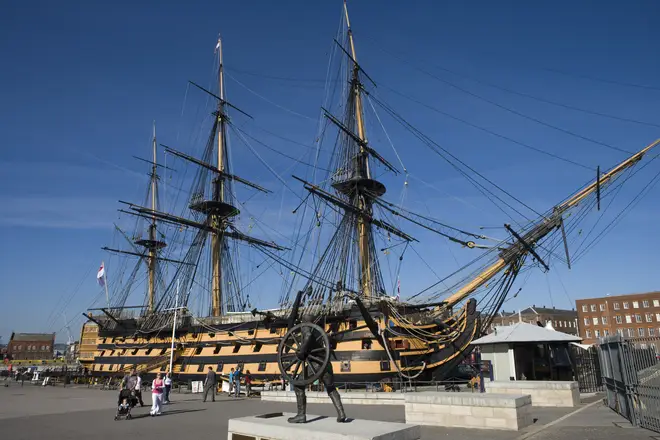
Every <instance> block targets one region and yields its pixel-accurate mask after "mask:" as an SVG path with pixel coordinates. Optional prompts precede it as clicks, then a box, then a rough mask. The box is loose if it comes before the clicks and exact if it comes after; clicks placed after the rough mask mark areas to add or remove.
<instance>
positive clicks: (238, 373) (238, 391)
mask: <svg viewBox="0 0 660 440" xmlns="http://www.w3.org/2000/svg"><path fill="white" fill-rule="evenodd" d="M234 393H235V397H240V396H241V366H240V365H239V366H238V367H237V368H236V372H235V373H234Z"/></svg>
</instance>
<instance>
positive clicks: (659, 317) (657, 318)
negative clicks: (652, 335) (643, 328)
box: [655, 313, 660, 322]
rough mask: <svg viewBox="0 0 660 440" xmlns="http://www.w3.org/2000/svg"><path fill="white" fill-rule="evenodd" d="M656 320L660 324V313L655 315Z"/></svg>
mask: <svg viewBox="0 0 660 440" xmlns="http://www.w3.org/2000/svg"><path fill="white" fill-rule="evenodd" d="M655 320H656V321H658V322H660V313H656V314H655Z"/></svg>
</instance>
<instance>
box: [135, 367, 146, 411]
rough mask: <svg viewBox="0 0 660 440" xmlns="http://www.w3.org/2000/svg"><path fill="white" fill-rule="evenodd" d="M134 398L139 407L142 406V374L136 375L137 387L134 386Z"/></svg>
mask: <svg viewBox="0 0 660 440" xmlns="http://www.w3.org/2000/svg"><path fill="white" fill-rule="evenodd" d="M135 397H137V399H138V402H140V407H142V406H144V402H143V401H142V374H140V373H137V385H136V386H135Z"/></svg>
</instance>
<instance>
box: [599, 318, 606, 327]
mask: <svg viewBox="0 0 660 440" xmlns="http://www.w3.org/2000/svg"><path fill="white" fill-rule="evenodd" d="M600 322H601V323H602V324H603V325H607V316H601V317H600Z"/></svg>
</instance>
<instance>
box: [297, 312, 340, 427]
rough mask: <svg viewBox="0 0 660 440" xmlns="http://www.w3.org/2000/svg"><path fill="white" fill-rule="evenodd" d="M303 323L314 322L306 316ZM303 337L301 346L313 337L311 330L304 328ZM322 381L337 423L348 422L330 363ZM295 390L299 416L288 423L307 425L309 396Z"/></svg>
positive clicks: (299, 389) (302, 391)
mask: <svg viewBox="0 0 660 440" xmlns="http://www.w3.org/2000/svg"><path fill="white" fill-rule="evenodd" d="M303 322H313V318H312V317H311V316H310V315H305V316H304V317H303ZM302 336H303V341H302V343H301V345H304V344H305V341H307V340H308V339H309V338H310V336H311V333H310V331H309V329H306V328H305V327H303V335H302ZM313 342H314V341H312V345H313ZM310 348H314V347H310ZM310 375H311V372H310ZM320 379H321V381H323V385H324V386H325V390H326V391H327V392H328V396H330V400H332V404H333V405H334V406H335V409H336V410H337V423H345V422H347V421H348V419H347V418H346V413H345V412H344V407H343V405H342V404H341V397H340V396H339V391H337V388H336V387H335V380H334V374H333V372H332V364H331V363H330V362H328V366H327V367H326V370H325V372H324V373H323V374H322V375H321V377H320ZM293 390H294V392H295V393H296V405H297V409H298V414H296V415H295V416H294V417H290V418H289V419H288V422H289V423H305V422H306V421H307V416H306V410H307V396H306V395H305V387H304V386H296V385H294V387H293Z"/></svg>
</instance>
